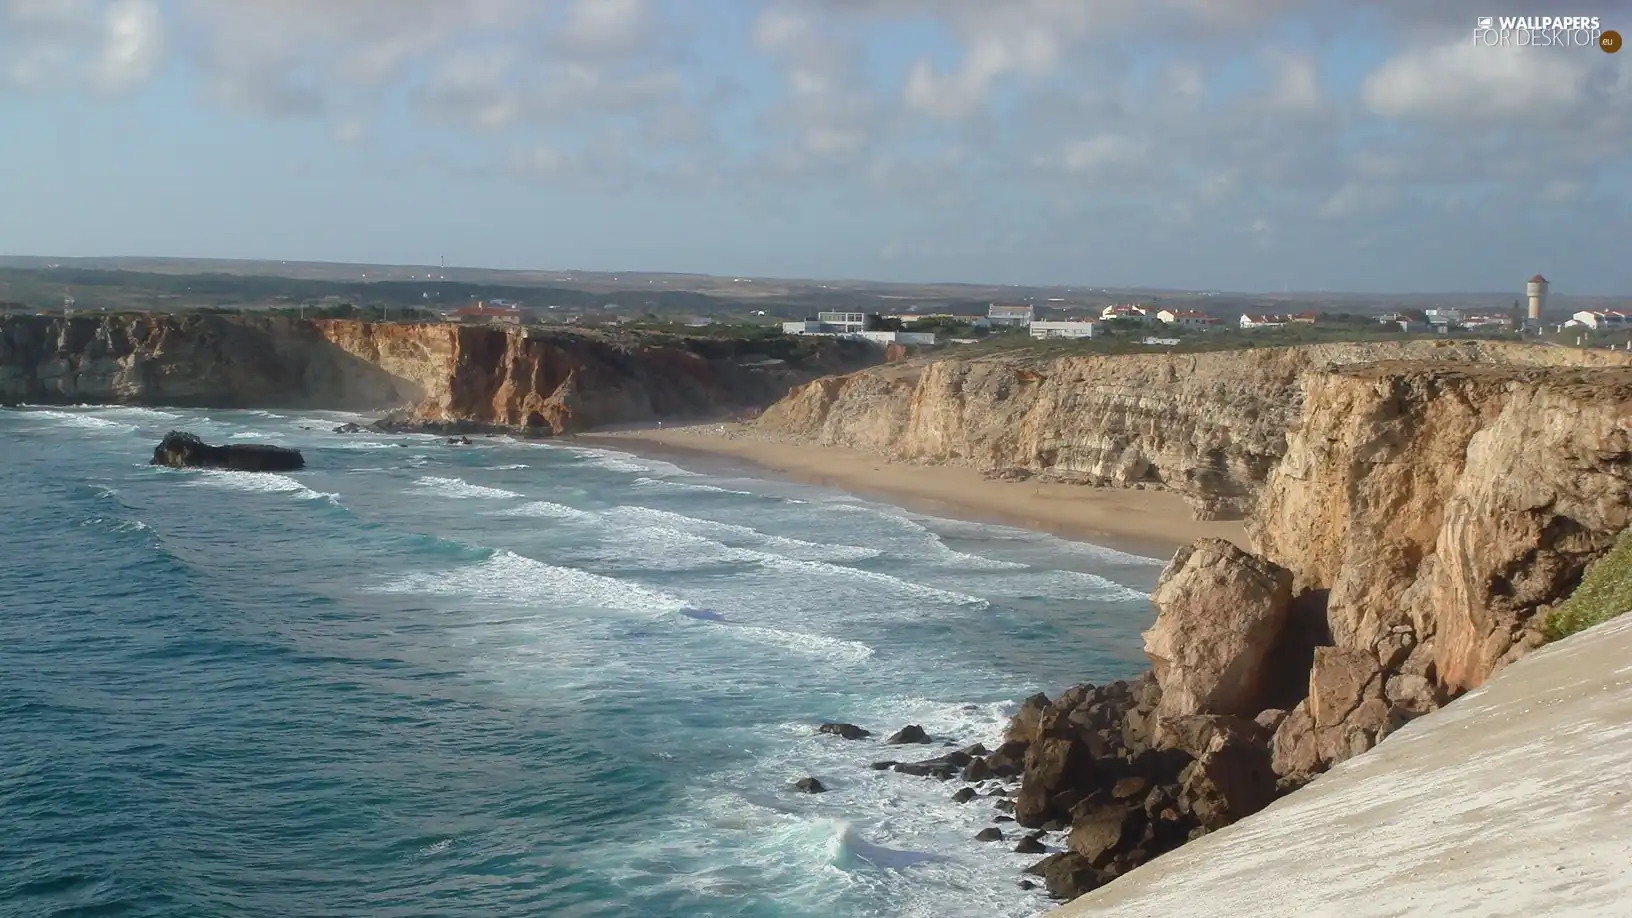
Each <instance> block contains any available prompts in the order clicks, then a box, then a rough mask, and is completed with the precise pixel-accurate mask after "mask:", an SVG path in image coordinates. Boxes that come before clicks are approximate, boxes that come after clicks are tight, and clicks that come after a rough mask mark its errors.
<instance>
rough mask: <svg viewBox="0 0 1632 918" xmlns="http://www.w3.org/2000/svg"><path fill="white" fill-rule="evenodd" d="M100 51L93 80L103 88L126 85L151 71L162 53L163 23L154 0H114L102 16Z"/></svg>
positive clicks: (126, 86)
mask: <svg viewBox="0 0 1632 918" xmlns="http://www.w3.org/2000/svg"><path fill="white" fill-rule="evenodd" d="M103 22H104V38H103V44H102V54H101V56H100V58H99V59H98V61H97V67H96V82H97V85H98V86H100V87H101V88H102V89H104V90H107V91H112V92H117V91H120V90H124V89H129V88H131V87H132V86H135V85H137V84H139V83H142V82H143V81H145V80H147V79H148V78H149V77H151V76H152V75H153V72H154V71H155V70H156V69H157V68H158V65H159V59H160V58H161V57H162V56H163V54H164V24H163V23H162V21H161V20H160V17H159V7H158V4H157V3H155V2H153V0H117V2H115V3H113V4H112V5H111V6H109V7H108V10H107V12H106V13H105V14H104V16H103Z"/></svg>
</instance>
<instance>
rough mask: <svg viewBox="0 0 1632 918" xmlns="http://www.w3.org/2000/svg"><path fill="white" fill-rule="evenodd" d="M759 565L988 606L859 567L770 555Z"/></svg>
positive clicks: (976, 599) (937, 599)
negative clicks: (843, 578) (852, 580)
mask: <svg viewBox="0 0 1632 918" xmlns="http://www.w3.org/2000/svg"><path fill="white" fill-rule="evenodd" d="M761 563H763V564H764V565H765V566H766V567H771V568H781V569H784V570H791V571H795V572H798V573H799V574H801V575H828V576H837V577H845V578H849V579H855V580H861V581H865V582H867V583H872V584H876V585H878V586H880V587H883V588H885V589H889V590H894V591H897V592H902V593H906V594H909V595H912V596H916V597H919V598H922V599H930V600H934V601H935V602H941V603H948V604H951V605H955V606H973V607H976V608H985V607H986V606H989V605H991V604H990V603H989V602H987V601H986V600H984V599H982V598H980V597H979V596H973V595H970V594H968V593H955V592H953V591H951V590H943V589H941V588H939V587H933V586H929V585H927V584H922V583H915V582H913V581H911V580H907V579H904V578H901V577H897V576H895V575H893V574H885V573H881V572H879V571H864V570H861V569H860V568H855V567H845V566H843V565H839V564H829V563H827V562H825V561H802V560H799V559H797V558H782V557H774V556H772V557H767V558H765V559H764V560H763V561H762V562H761Z"/></svg>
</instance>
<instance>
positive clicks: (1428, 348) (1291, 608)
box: [761, 342, 1632, 897]
mask: <svg viewBox="0 0 1632 918" xmlns="http://www.w3.org/2000/svg"><path fill="white" fill-rule="evenodd" d="M761 423H762V424H763V425H765V426H767V427H770V428H772V429H776V430H779V431H782V432H786V433H792V434H795V435H800V436H804V437H808V438H809V439H811V440H814V441H816V442H822V443H832V444H841V445H845V446H850V447H859V448H865V449H872V450H876V451H878V452H882V453H885V454H887V455H890V456H894V457H897V458H902V459H918V460H928V461H949V462H964V463H970V464H975V465H978V466H981V467H987V468H993V469H1005V470H1010V469H1024V470H1028V471H1030V472H1032V473H1033V474H1039V473H1040V474H1052V475H1055V476H1059V477H1062V478H1070V477H1072V476H1077V477H1078V478H1079V480H1082V481H1084V482H1086V483H1092V484H1097V485H1101V486H1118V485H1130V484H1141V483H1143V484H1157V485H1164V486H1168V487H1172V488H1174V489H1176V490H1179V491H1181V492H1183V493H1185V494H1186V496H1188V497H1189V498H1190V499H1191V501H1192V504H1193V505H1194V506H1195V507H1196V509H1197V511H1198V514H1201V515H1222V514H1225V513H1240V514H1244V515H1245V516H1246V518H1247V530H1248V533H1249V539H1248V544H1247V545H1245V546H1234V545H1230V544H1229V543H1227V542H1221V541H1218V540H1204V541H1202V542H1198V543H1196V544H1195V545H1191V546H1186V547H1184V548H1182V549H1180V550H1179V551H1178V553H1177V554H1176V555H1175V556H1174V558H1173V560H1172V562H1171V563H1170V564H1169V565H1168V566H1167V568H1166V569H1165V570H1164V572H1163V574H1162V577H1161V579H1160V581H1159V582H1158V584H1157V586H1156V589H1155V591H1154V592H1153V594H1152V597H1151V598H1152V603H1153V605H1155V607H1156V612H1157V616H1156V622H1155V624H1154V625H1153V626H1152V627H1151V628H1150V629H1149V630H1148V631H1147V632H1146V633H1145V642H1146V653H1147V655H1148V656H1149V657H1150V660H1151V665H1152V672H1151V673H1148V674H1146V676H1144V677H1143V678H1141V679H1139V680H1137V681H1135V682H1133V683H1130V684H1121V683H1119V684H1116V685H1113V686H1109V687H1105V688H1103V689H1100V688H1095V687H1092V686H1077V687H1075V688H1072V689H1068V690H1067V691H1066V692H1064V693H1063V694H1061V695H1060V696H1059V697H1058V698H1056V699H1054V700H1052V701H1050V700H1049V699H1048V698H1046V697H1043V696H1038V697H1036V698H1033V699H1031V700H1029V701H1028V702H1026V704H1025V705H1024V706H1022V708H1021V710H1020V712H1019V713H1018V714H1017V715H1015V717H1014V719H1013V722H1012V724H1011V726H1010V730H1009V733H1008V737H1007V739H1008V742H1006V743H1005V744H1004V746H1003V747H1002V748H1001V749H999V750H997V751H996V752H995V753H992V754H991V755H989V756H986V757H985V758H984V759H980V758H977V759H975V760H974V761H973V762H971V763H970V764H969V766H968V767H967V768H965V769H964V771H963V776H964V778H965V779H966V780H976V779H984V778H986V777H989V776H993V775H995V776H999V777H1001V776H1004V775H1006V774H1012V773H1014V772H1015V771H1018V772H1019V775H1020V778H1021V785H1020V788H1019V791H1018V795H1017V797H1016V798H1015V804H1014V807H1013V812H1014V814H1015V818H1016V819H1017V820H1018V821H1019V823H1020V825H1022V826H1025V827H1038V828H1045V829H1046V828H1050V827H1052V828H1058V829H1065V828H1067V827H1069V837H1068V842H1067V848H1068V850H1066V851H1063V852H1061V853H1058V854H1055V855H1052V856H1051V857H1049V858H1047V859H1045V860H1044V861H1041V862H1039V863H1038V864H1036V865H1034V866H1033V868H1032V869H1031V870H1030V871H1029V872H1030V873H1033V874H1035V875H1037V876H1039V877H1041V878H1042V879H1043V881H1044V882H1045V883H1046V884H1047V887H1048V889H1049V891H1050V892H1051V893H1053V894H1055V895H1057V896H1061V897H1065V896H1070V895H1075V894H1079V893H1082V892H1086V891H1087V890H1090V889H1093V888H1096V887H1097V886H1099V885H1101V884H1103V883H1106V882H1109V881H1110V880H1112V879H1113V878H1115V877H1117V876H1119V875H1121V874H1123V873H1126V872H1127V871H1129V870H1131V869H1134V868H1136V867H1137V866H1138V865H1139V864H1142V863H1144V862H1145V861H1148V860H1150V859H1151V858H1154V857H1156V856H1159V855H1161V854H1163V853H1164V852H1166V851H1170V850H1172V849H1173V848H1176V847H1178V846H1179V845H1181V844H1183V843H1185V842H1186V841H1188V840H1190V839H1193V838H1197V837H1200V836H1201V835H1205V834H1207V833H1209V832H1212V831H1215V830H1217V829H1220V828H1223V827H1225V826H1227V825H1230V824H1231V823H1233V822H1234V821H1236V820H1238V819H1241V818H1244V817H1246V816H1249V815H1251V814H1253V813H1256V812H1257V811H1259V810H1260V809H1262V808H1264V807H1266V806H1268V805H1269V804H1270V803H1271V802H1273V801H1274V800H1275V799H1276V798H1277V797H1278V796H1280V795H1282V794H1285V793H1288V792H1290V791H1293V790H1295V789H1297V788H1300V787H1302V786H1303V785H1305V784H1306V783H1308V782H1309V781H1310V780H1311V779H1313V778H1314V777H1315V776H1316V775H1318V774H1320V773H1321V772H1323V771H1325V770H1326V769H1328V768H1331V767H1332V766H1334V765H1337V764H1339V763H1341V762H1344V761H1347V760H1348V759H1351V758H1353V757H1355V756H1357V755H1360V754H1362V753H1365V752H1367V751H1369V750H1370V749H1372V748H1373V747H1375V746H1376V745H1377V744H1378V743H1380V742H1384V741H1385V740H1387V739H1388V737H1389V736H1391V735H1393V733H1394V732H1395V731H1397V730H1399V729H1400V728H1401V727H1402V726H1404V725H1405V724H1406V723H1408V722H1410V721H1411V720H1413V719H1415V718H1417V717H1420V716H1422V715H1424V714H1428V713H1431V712H1433V711H1435V710H1437V709H1439V708H1440V707H1442V706H1443V705H1445V704H1446V703H1448V702H1449V701H1451V700H1452V699H1454V698H1455V697H1456V696H1458V695H1459V694H1461V693H1462V692H1464V691H1466V690H1467V689H1470V688H1472V687H1475V686H1478V685H1480V684H1481V683H1482V682H1483V681H1484V680H1486V679H1487V678H1488V677H1489V676H1490V675H1491V674H1492V673H1493V672H1494V671H1496V670H1497V669H1499V668H1500V667H1501V666H1503V665H1505V664H1506V663H1508V662H1511V661H1513V660H1515V659H1517V658H1518V657H1520V656H1522V655H1524V654H1525V653H1526V652H1528V651H1529V650H1531V649H1533V648H1535V647H1536V646H1538V645H1539V644H1540V643H1541V641H1542V635H1541V631H1540V626H1541V624H1542V621H1543V618H1544V614H1545V612H1546V611H1547V610H1548V608H1549V606H1550V605H1551V604H1553V603H1556V602H1558V601H1560V600H1562V599H1563V598H1564V597H1566V596H1568V595H1569V593H1570V592H1571V591H1572V590H1573V589H1574V587H1575V585H1576V584H1577V583H1578V582H1579V580H1580V578H1581V575H1582V573H1583V571H1584V570H1585V569H1586V567H1587V566H1588V565H1589V564H1590V563H1591V562H1592V561H1593V560H1594V559H1595V558H1597V557H1599V556H1601V555H1602V554H1604V553H1605V552H1606V551H1607V550H1608V549H1609V548H1610V547H1611V546H1612V545H1613V544H1614V542H1615V539H1616V537H1617V534H1618V533H1620V532H1621V531H1622V530H1624V529H1626V527H1627V525H1628V524H1629V523H1632V433H1629V431H1632V364H1629V361H1628V360H1627V358H1626V355H1624V354H1615V353H1609V352H1602V351H1599V352H1581V351H1576V350H1572V349H1565V348H1550V347H1540V346H1535V347H1526V346H1519V345H1495V344H1478V345H1468V344H1450V343H1445V342H1421V343H1414V344H1408V345H1399V344H1393V345H1375V346H1364V347H1361V346H1330V347H1311V348H1294V349H1284V350H1280V351H1268V350H1265V351H1256V350H1249V351H1245V352H1235V353H1219V354H1210V355H1196V356H1178V355H1151V356H1139V357H1105V358H1064V359H1059V360H1055V361H1052V362H1049V363H1046V364H1031V363H1026V362H1022V361H1018V360H1015V359H1012V358H1010V359H1007V360H1005V359H1001V358H985V359H973V360H943V361H939V362H936V363H932V364H928V365H897V366H891V367H884V368H877V369H873V370H869V371H865V372H862V373H857V374H853V375H851V376H849V377H842V378H832V379H823V380H818V381H817V382H814V383H812V384H810V385H808V386H806V387H804V388H802V389H800V390H797V391H795V392H794V393H792V394H791V395H790V396H789V398H788V399H786V400H785V401H784V402H782V403H780V404H778V405H776V406H773V408H772V409H770V410H768V411H767V412H766V413H765V416H764V419H763V420H762V422H761ZM1004 477H1023V476H1010V475H1005V476H1004ZM908 768H911V769H912V770H908ZM898 770H904V771H907V773H908V774H928V775H932V776H936V777H943V778H948V777H952V776H955V772H956V769H955V768H953V766H952V764H950V763H938V764H937V763H933V762H930V763H915V764H914V765H912V766H898ZM949 771H950V773H949ZM1136 788H1137V790H1135V789H1136ZM1147 793H1148V796H1140V795H1141V794H1147ZM1028 840H1033V841H1034V839H1030V837H1028ZM1024 843H1025V842H1024V841H1023V842H1022V844H1024ZM1016 850H1026V851H1033V852H1035V853H1041V851H1042V849H1041V848H1040V847H1035V848H1032V847H1017V849H1016Z"/></svg>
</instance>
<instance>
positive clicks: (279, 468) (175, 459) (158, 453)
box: [149, 430, 306, 472]
mask: <svg viewBox="0 0 1632 918" xmlns="http://www.w3.org/2000/svg"><path fill="white" fill-rule="evenodd" d="M149 465H164V466H169V467H170V468H173V469H229V470H232V471H236V472H293V471H297V470H299V469H302V468H305V467H306V460H305V458H304V457H303V456H301V454H300V451H299V450H296V449H288V448H286V447H282V446H264V445H261V444H251V443H234V444H231V445H229V446H211V445H209V444H207V443H205V442H204V441H203V440H200V439H199V438H198V437H196V436H194V435H193V434H190V433H186V432H183V431H179V430H172V431H170V432H169V433H167V434H165V435H164V439H163V440H161V441H159V445H158V446H157V447H154V449H153V459H152V461H151V462H150V463H149Z"/></svg>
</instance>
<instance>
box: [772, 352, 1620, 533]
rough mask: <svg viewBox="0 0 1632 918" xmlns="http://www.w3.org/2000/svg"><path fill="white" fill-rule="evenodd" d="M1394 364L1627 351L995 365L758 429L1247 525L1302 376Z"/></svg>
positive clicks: (932, 371)
mask: <svg viewBox="0 0 1632 918" xmlns="http://www.w3.org/2000/svg"><path fill="white" fill-rule="evenodd" d="M1390 359H1396V360H1399V359H1405V360H1410V359H1418V360H1427V361H1432V362H1434V363H1445V362H1455V363H1458V364H1462V363H1504V364H1518V365H1535V366H1549V365H1564V366H1572V365H1583V364H1585V365H1599V364H1602V365H1621V364H1625V363H1626V360H1625V355H1621V354H1611V353H1608V352H1586V351H1579V350H1575V349H1566V348H1543V347H1531V346H1524V345H1516V344H1505V343H1498V342H1479V343H1474V342H1445V341H1412V342H1386V343H1344V344H1325V345H1312V346H1307V347H1285V348H1253V349H1247V350H1239V351H1219V352H1211V353H1198V354H1171V353H1151V354H1130V355H1117V356H1103V357H1090V356H1082V357H1059V358H1054V359H1038V358H1026V357H1022V356H1015V355H994V356H986V357H977V358H969V359H959V358H955V357H954V358H949V359H939V360H931V361H922V362H916V363H906V364H894V365H890V366H883V367H874V368H871V369H867V370H864V371H861V372H858V373H853V374H850V375H848V376H840V377H832V378H826V379H820V380H816V381H815V382H812V383H810V384H808V385H805V386H803V387H801V388H798V389H796V390H794V391H793V392H791V393H790V394H789V395H788V397H787V398H786V399H783V400H782V401H781V402H779V403H777V404H776V405H774V406H772V407H771V408H770V409H767V410H766V412H765V414H764V416H763V417H762V418H761V419H760V421H759V425H758V426H759V427H760V428H761V429H763V430H765V431H767V432H772V433H777V434H782V435H787V436H793V437H799V438H803V439H806V440H809V441H811V442H815V443H820V444H823V445H830V446H845V447H850V448H854V449H861V450H867V451H871V452H876V453H879V454H882V455H885V456H887V457H889V458H891V459H895V460H901V461H916V462H931V463H955V464H960V465H968V466H973V467H976V468H981V469H989V470H994V471H1003V470H1008V471H1009V472H1010V473H1011V474H1012V473H1013V472H1014V471H1019V472H1022V473H1029V474H1035V475H1040V476H1043V477H1045V478H1049V479H1054V480H1064V481H1076V482H1081V483H1086V484H1099V485H1109V486H1119V487H1129V486H1140V487H1162V488H1166V489H1170V490H1173V491H1176V492H1178V493H1180V494H1182V495H1183V496H1184V497H1185V499H1186V500H1187V501H1188V502H1189V503H1190V505H1191V507H1192V509H1193V510H1194V511H1195V513H1196V515H1197V517H1198V518H1201V519H1242V518H1245V517H1248V516H1250V515H1251V514H1252V512H1253V510H1254V508H1255V506H1256V504H1257V499H1258V495H1259V494H1260V493H1261V492H1262V491H1263V490H1264V488H1265V486H1266V484H1267V482H1268V480H1269V478H1270V475H1271V473H1272V472H1273V471H1274V470H1275V468H1276V467H1277V466H1278V465H1279V463H1280V462H1281V459H1282V457H1284V456H1285V455H1286V452H1287V443H1288V437H1287V431H1288V430H1289V429H1291V428H1293V427H1295V426H1296V425H1298V424H1299V423H1301V418H1302V417H1303V416H1304V411H1303V403H1304V397H1305V392H1304V382H1305V378H1306V377H1307V376H1308V374H1310V373H1312V372H1316V371H1320V370H1324V369H1330V368H1334V367H1339V366H1344V365H1350V364H1358V363H1367V362H1375V361H1381V360H1390Z"/></svg>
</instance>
